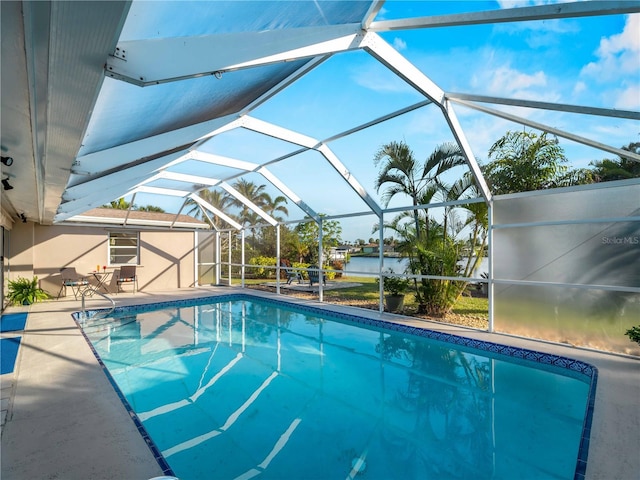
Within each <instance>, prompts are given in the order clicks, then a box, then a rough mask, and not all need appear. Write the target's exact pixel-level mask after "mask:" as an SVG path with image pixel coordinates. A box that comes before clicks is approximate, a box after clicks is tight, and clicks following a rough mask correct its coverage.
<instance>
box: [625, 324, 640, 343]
mask: <svg viewBox="0 0 640 480" xmlns="http://www.w3.org/2000/svg"><path fill="white" fill-rule="evenodd" d="M625 335H626V336H627V337H629V340H631V341H632V342H636V343H637V344H638V345H640V325H636V326H635V327H631V328H630V329H629V330H627V331H626V332H625Z"/></svg>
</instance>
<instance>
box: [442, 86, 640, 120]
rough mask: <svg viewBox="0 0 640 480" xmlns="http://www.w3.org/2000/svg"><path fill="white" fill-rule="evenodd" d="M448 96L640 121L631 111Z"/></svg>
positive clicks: (520, 100) (455, 95)
mask: <svg viewBox="0 0 640 480" xmlns="http://www.w3.org/2000/svg"><path fill="white" fill-rule="evenodd" d="M446 96H447V98H448V99H449V100H454V101H455V100H469V101H472V102H481V103H493V104H499V105H511V106H514V107H524V108H537V109H541V110H555V111H559V112H569V113H580V114H584V115H598V116H601V117H614V118H627V119H629V120H640V112H633V111H631V110H616V109H614V108H598V107H585V106H581V105H569V104H566V103H550V102H538V101H534V100H522V99H515V98H502V97H488V96H486V95H473V94H469V93H450V92H447V93H446Z"/></svg>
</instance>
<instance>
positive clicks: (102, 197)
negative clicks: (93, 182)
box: [54, 184, 131, 222]
mask: <svg viewBox="0 0 640 480" xmlns="http://www.w3.org/2000/svg"><path fill="white" fill-rule="evenodd" d="M123 191H124V193H123ZM129 193H131V192H129V191H125V188H124V187H123V186H122V185H117V184H113V185H111V186H109V187H106V188H104V189H102V190H99V191H97V192H96V193H95V194H94V195H86V196H82V197H79V198H76V199H74V200H70V201H68V202H64V203H61V204H60V206H59V207H58V213H56V215H55V217H54V222H61V221H63V220H66V219H67V218H70V217H73V216H74V215H78V214H80V213H84V212H86V211H87V210H91V209H92V208H97V207H100V206H102V205H104V204H105V203H108V202H110V201H111V200H113V199H114V198H120V197H122V196H124V195H128V194H129Z"/></svg>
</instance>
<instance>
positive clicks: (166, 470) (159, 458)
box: [72, 312, 175, 477]
mask: <svg viewBox="0 0 640 480" xmlns="http://www.w3.org/2000/svg"><path fill="white" fill-rule="evenodd" d="M72 317H73V319H74V320H75V321H76V324H77V325H78V328H79V329H80V331H81V332H82V336H83V337H84V339H85V340H86V342H87V344H89V348H91V351H92V352H93V355H94V356H95V357H96V359H97V360H98V363H99V364H100V368H101V369H102V371H103V372H104V374H105V375H106V377H107V379H108V380H109V383H110V384H111V386H112V387H113V389H114V390H115V392H116V394H117V395H118V398H119V399H120V401H121V402H122V405H123V406H124V408H125V409H126V410H127V413H128V414H129V417H130V418H131V420H133V423H134V425H135V426H136V428H137V429H138V433H140V435H141V436H142V439H143V440H144V442H145V443H146V444H147V447H149V450H151V453H152V454H153V458H154V459H155V460H156V462H157V463H158V465H159V466H160V468H161V469H162V473H163V475H165V476H168V477H175V473H174V472H173V469H172V468H171V467H170V466H169V463H168V462H167V460H166V459H165V458H164V456H163V455H162V452H160V449H159V448H158V446H157V445H156V444H155V442H154V441H153V439H152V438H151V436H150V435H149V433H148V432H147V430H146V429H145V428H144V425H142V422H141V421H140V419H139V418H138V415H137V414H136V413H135V412H134V411H133V408H131V404H130V403H129V401H128V400H127V398H126V397H125V396H124V393H122V390H120V387H119V386H118V384H117V383H116V381H115V379H114V378H113V376H112V375H111V372H109V369H108V368H107V366H106V365H105V364H104V362H103V361H102V358H100V354H99V353H98V351H97V350H96V349H95V348H94V346H93V344H92V343H91V340H89V337H88V336H87V335H86V334H85V333H84V329H83V328H82V325H81V323H80V316H79V312H76V313H73V314H72Z"/></svg>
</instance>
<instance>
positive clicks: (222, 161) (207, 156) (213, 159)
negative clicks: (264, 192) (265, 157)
mask: <svg viewBox="0 0 640 480" xmlns="http://www.w3.org/2000/svg"><path fill="white" fill-rule="evenodd" d="M191 158H192V159H193V160H198V161H200V162H206V163H212V164H215V165H222V166H224V167H231V168H237V169H238V170H244V171H245V172H253V171H254V170H257V169H258V168H260V165H259V164H257V163H253V162H245V161H244V160H238V159H236V158H231V157H223V156H222V155H215V154H213V153H207V152H200V151H198V150H195V151H193V152H191Z"/></svg>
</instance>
